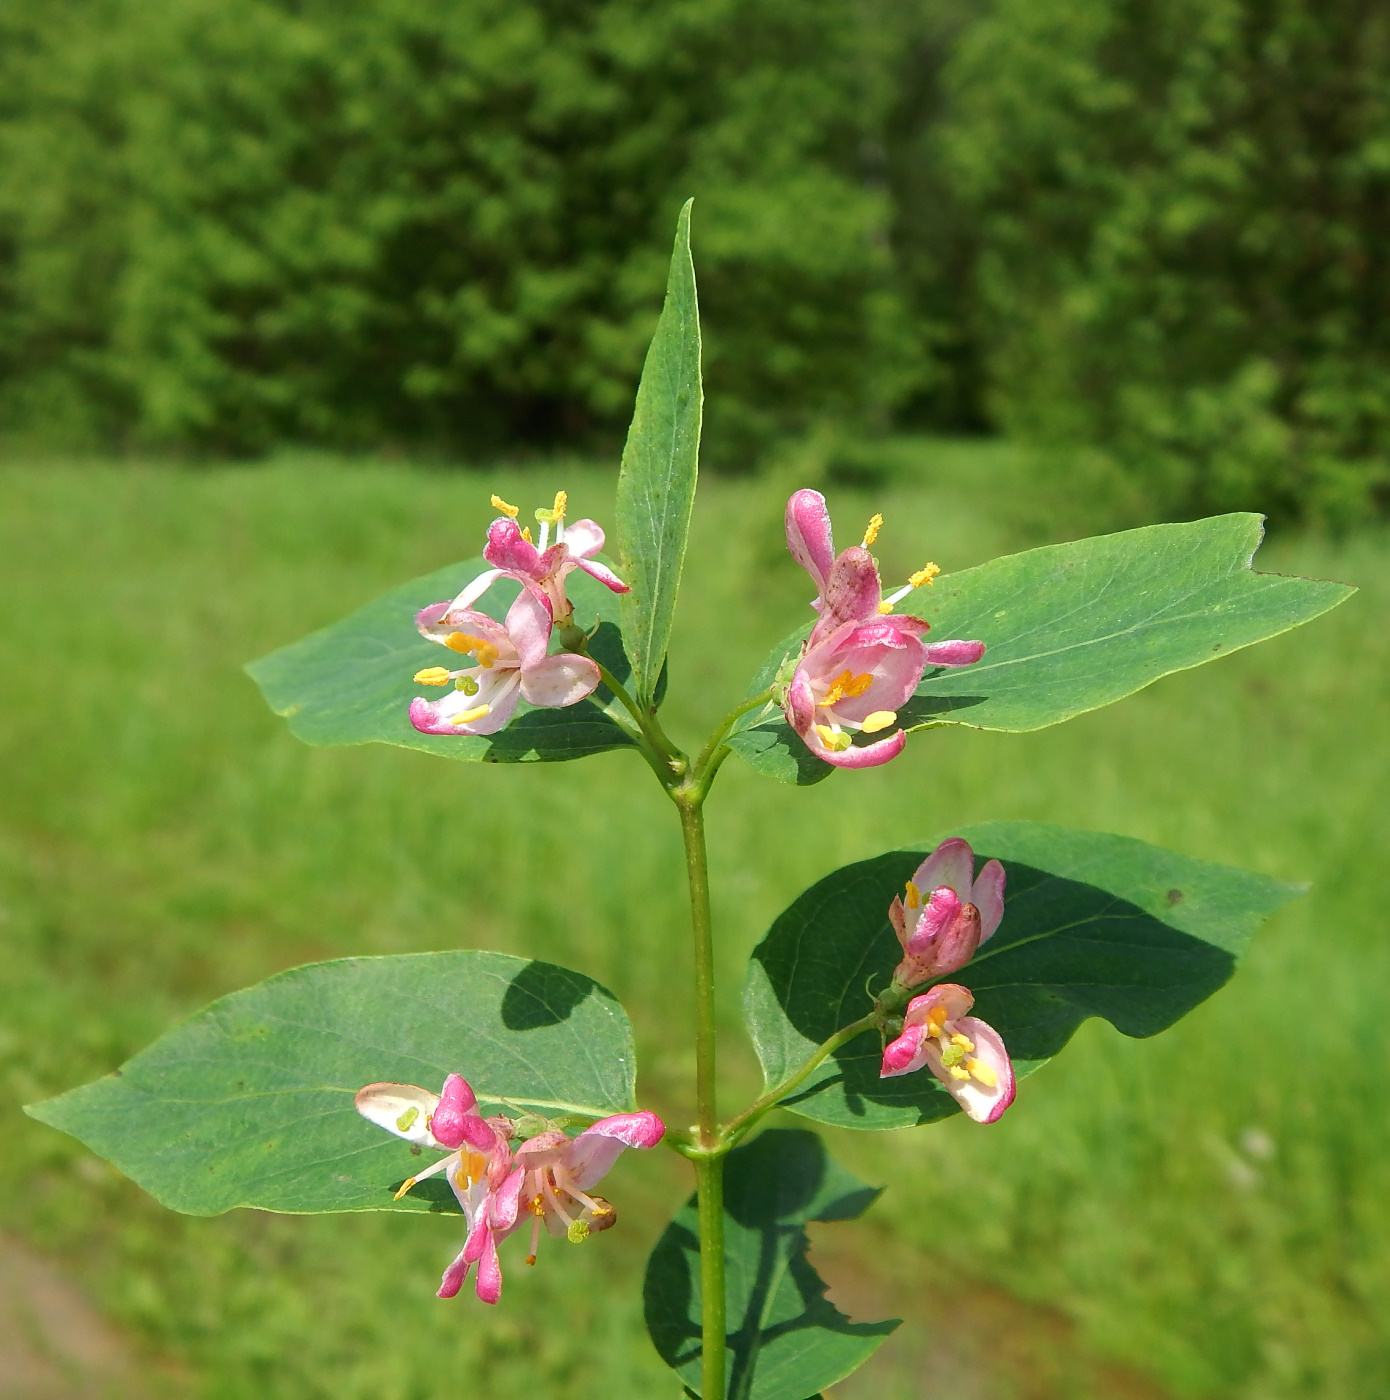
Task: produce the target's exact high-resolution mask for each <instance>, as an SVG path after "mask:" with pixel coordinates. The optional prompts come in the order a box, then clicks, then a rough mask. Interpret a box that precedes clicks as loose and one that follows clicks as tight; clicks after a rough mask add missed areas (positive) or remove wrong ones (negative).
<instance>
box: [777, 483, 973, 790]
mask: <svg viewBox="0 0 1390 1400" xmlns="http://www.w3.org/2000/svg"><path fill="white" fill-rule="evenodd" d="M881 524H882V519H881V517H879V516H875V517H874V518H873V520H871V521H870V522H869V528H868V530H867V531H866V532H865V535H864V541H863V543H862V544H859V545H853V546H851V547H850V548H849V549H846V550H844V551H843V552H842V553H840V554H838V555H837V554H836V553H835V546H834V540H833V536H832V533H831V525H830V514H829V512H828V511H827V509H826V506H825V498H824V497H823V496H822V495H821V494H820V492H819V491H811V490H802V491H797V492H795V493H794V494H793V495H792V497H791V499H790V500H789V501H788V502H787V516H786V526H787V548H788V549H789V550H790V551H791V554H792V557H793V558H794V559H795V560H796V561H797V562H798V563H799V564H801V565H802V567H803V568H805V569H806V571H807V572H808V573H809V574H810V575H811V577H812V579H813V580H814V581H815V583H816V586H817V588H818V589H819V595H818V596H817V598H816V599H815V601H814V602H813V603H812V607H814V608H815V609H816V610H817V611H818V612H819V613H820V617H819V619H818V620H817V622H816V625H815V626H814V627H813V628H812V629H811V635H810V637H808V638H807V641H806V645H805V646H804V647H803V649H802V653H801V657H800V659H799V660H798V662H797V664H796V668H795V670H794V672H793V674H792V678H791V681H790V684H789V685H788V686H787V689H786V694H785V697H784V699H783V702H782V708H783V711H784V712H785V714H786V716H787V721H788V723H790V724H791V726H792V728H793V729H795V730H796V732H797V733H798V734H799V735H800V736H801V738H802V740H803V741H804V742H805V744H806V746H807V747H808V748H809V749H810V750H811V752H812V753H814V754H815V755H816V756H817V757H818V758H822V759H824V760H825V761H826V762H827V763H831V764H834V765H835V766H836V767H838V768H871V767H875V766H877V765H878V764H881V763H887V762H888V761H889V760H890V759H892V758H896V757H897V756H898V754H899V753H901V752H902V749H903V745H904V744H905V743H906V742H907V734H906V732H905V731H903V730H902V729H897V730H894V732H893V733H891V734H889V735H887V737H885V738H883V739H879V740H876V741H874V742H873V743H869V744H861V745H856V744H855V743H854V741H853V735H854V734H856V733H862V734H877V733H880V732H881V731H884V730H888V729H891V728H892V726H893V725H895V724H896V723H897V721H898V710H899V709H901V708H902V706H903V705H905V704H906V703H907V701H908V699H909V697H910V696H911V695H912V694H913V692H914V691H915V690H916V689H917V685H918V683H919V682H920V681H921V679H922V672H923V671H924V670H925V669H926V668H927V667H928V666H970V665H973V664H974V663H975V662H976V661H978V660H979V659H980V657H981V656H983V655H984V651H985V646H984V643H983V642H965V641H948V642H936V643H933V644H930V645H929V644H926V643H924V642H923V641H922V640H921V638H922V637H923V636H924V635H925V633H926V632H927V631H928V624H927V623H926V622H925V621H924V620H923V619H922V618H919V617H912V616H910V615H907V614H900V613H894V612H893V606H894V604H895V603H897V602H898V601H900V600H901V599H902V598H903V597H905V596H906V595H907V594H908V593H910V592H911V591H912V589H913V588H915V587H920V586H921V585H922V584H924V583H930V582H931V580H932V578H933V577H934V576H935V574H936V573H937V572H939V571H938V570H937V568H936V566H935V565H934V564H929V565H927V566H926V567H925V568H923V569H921V570H919V571H918V573H916V574H914V575H913V576H912V579H911V581H910V582H909V583H908V585H907V587H906V588H903V589H900V590H899V591H898V592H897V593H895V594H893V595H892V597H890V598H888V599H886V600H885V599H884V597H883V590H882V585H881V583H880V580H879V573H878V565H877V563H876V562H875V561H874V557H873V555H871V554H870V553H869V545H871V544H872V543H873V542H874V540H875V539H876V538H877V535H878V529H879V526H880V525H881Z"/></svg>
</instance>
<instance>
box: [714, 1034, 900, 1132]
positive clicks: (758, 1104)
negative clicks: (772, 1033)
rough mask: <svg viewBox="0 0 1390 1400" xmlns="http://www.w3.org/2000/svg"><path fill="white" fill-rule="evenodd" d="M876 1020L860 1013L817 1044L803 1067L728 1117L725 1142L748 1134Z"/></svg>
mask: <svg viewBox="0 0 1390 1400" xmlns="http://www.w3.org/2000/svg"><path fill="white" fill-rule="evenodd" d="M877 1024H878V1016H877V1014H876V1013H875V1012H872V1011H871V1012H870V1013H869V1014H868V1015H867V1016H861V1017H860V1018H859V1020H857V1021H855V1022H853V1023H852V1024H850V1025H848V1026H844V1027H843V1028H842V1029H840V1030H838V1031H836V1032H835V1034H834V1035H832V1036H831V1037H830V1039H829V1040H827V1041H825V1042H824V1043H823V1044H821V1045H819V1046H817V1047H816V1050H815V1052H814V1053H813V1054H812V1055H811V1057H810V1059H808V1060H806V1061H805V1063H803V1064H802V1065H801V1066H800V1068H798V1069H797V1070H795V1071H794V1072H793V1073H792V1074H790V1075H788V1076H787V1078H786V1079H784V1080H783V1081H782V1082H781V1083H780V1084H778V1085H775V1086H774V1087H773V1088H771V1089H769V1090H768V1091H767V1093H765V1094H764V1095H763V1096H762V1097H761V1098H760V1099H755V1100H754V1101H753V1102H752V1103H750V1104H749V1105H748V1107H747V1108H745V1109H744V1110H743V1112H742V1113H740V1114H739V1115H738V1117H737V1118H731V1119H730V1120H729V1123H728V1125H727V1126H726V1127H725V1129H724V1142H725V1144H726V1145H727V1146H728V1147H732V1146H733V1145H734V1144H735V1143H736V1142H738V1141H739V1139H740V1138H742V1137H745V1136H746V1135H747V1134H748V1133H749V1132H750V1131H751V1130H752V1129H753V1127H754V1126H755V1125H756V1123H757V1122H758V1120H759V1119H760V1118H762V1117H763V1116H764V1115H765V1114H768V1113H771V1112H772V1110H773V1109H774V1108H776V1107H777V1105H778V1104H779V1103H781V1101H782V1100H783V1099H784V1098H786V1097H787V1095H788V1094H790V1093H791V1092H792V1091H793V1090H795V1089H799V1088H800V1087H801V1085H802V1084H804V1083H805V1082H806V1080H807V1079H809V1078H810V1076H811V1073H812V1071H814V1070H815V1069H817V1068H818V1067H819V1066H820V1065H821V1064H823V1063H824V1062H825V1060H827V1059H828V1058H829V1057H830V1056H831V1055H833V1054H834V1053H835V1052H836V1051H837V1050H838V1049H839V1048H840V1046H842V1045H846V1044H848V1043H849V1042H850V1041H851V1040H853V1039H854V1037H855V1036H857V1035H859V1034H860V1033H861V1032H862V1031H867V1030H872V1029H873V1027H874V1026H876V1025H877Z"/></svg>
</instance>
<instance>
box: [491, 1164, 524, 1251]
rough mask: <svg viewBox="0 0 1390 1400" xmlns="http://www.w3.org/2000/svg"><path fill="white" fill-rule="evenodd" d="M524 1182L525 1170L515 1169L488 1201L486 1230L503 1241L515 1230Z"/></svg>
mask: <svg viewBox="0 0 1390 1400" xmlns="http://www.w3.org/2000/svg"><path fill="white" fill-rule="evenodd" d="M525 1180H526V1170H525V1168H523V1167H517V1168H515V1169H514V1170H513V1171H511V1172H510V1173H509V1174H508V1176H507V1179H506V1180H505V1181H504V1182H503V1183H502V1185H501V1186H499V1187H498V1188H497V1190H496V1191H494V1192H493V1193H492V1195H491V1197H490V1198H489V1200H488V1205H487V1219H488V1228H489V1229H490V1230H493V1231H496V1232H497V1233H498V1234H500V1235H501V1236H502V1238H503V1239H505V1238H506V1237H507V1236H508V1235H509V1234H510V1233H511V1232H512V1231H513V1230H515V1229H516V1223H517V1217H518V1216H519V1215H520V1213H521V1188H522V1186H523V1184H524V1183H525Z"/></svg>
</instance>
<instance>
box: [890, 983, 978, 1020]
mask: <svg viewBox="0 0 1390 1400" xmlns="http://www.w3.org/2000/svg"><path fill="white" fill-rule="evenodd" d="M974 1005H975V998H974V997H973V996H972V995H971V994H970V992H969V991H968V990H967V989H966V988H965V987H962V986H960V985H958V984H957V983H955V982H942V983H941V984H940V985H939V986H935V987H932V988H931V989H930V990H929V991H925V992H923V993H922V994H921V996H915V997H913V998H912V1000H911V1001H910V1002H908V1004H907V1014H906V1015H904V1017H903V1025H904V1026H925V1025H926V1024H927V1022H928V1021H929V1020H931V1017H932V1012H933V1011H935V1010H936V1009H937V1008H938V1007H940V1008H941V1009H942V1011H943V1012H944V1013H945V1014H944V1016H942V1017H941V1018H940V1019H942V1020H946V1021H958V1020H959V1019H960V1018H961V1017H962V1016H965V1015H967V1014H968V1013H969V1011H970V1008H971V1007H972V1006H974Z"/></svg>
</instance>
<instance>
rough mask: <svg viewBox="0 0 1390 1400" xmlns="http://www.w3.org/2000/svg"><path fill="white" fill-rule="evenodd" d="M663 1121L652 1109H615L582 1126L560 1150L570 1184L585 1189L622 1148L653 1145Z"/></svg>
mask: <svg viewBox="0 0 1390 1400" xmlns="http://www.w3.org/2000/svg"><path fill="white" fill-rule="evenodd" d="M665 1134H666V1125H665V1124H664V1123H663V1122H662V1121H661V1119H660V1118H658V1117H657V1116H656V1114H655V1113H650V1112H643V1113H615V1114H613V1115H612V1116H611V1117H609V1118H601V1119H600V1120H599V1121H598V1122H597V1123H595V1124H594V1125H593V1127H591V1128H586V1129H585V1130H584V1131H583V1132H582V1133H580V1135H579V1136H578V1137H577V1138H575V1140H574V1141H573V1142H572V1143H570V1145H569V1147H568V1148H567V1149H565V1150H564V1162H565V1165H566V1166H567V1167H568V1168H569V1170H570V1172H571V1174H572V1179H573V1181H574V1184H575V1185H576V1186H577V1187H578V1188H579V1189H580V1190H581V1191H587V1190H588V1189H589V1188H590V1187H591V1186H593V1185H595V1184H596V1183H597V1182H598V1181H600V1180H601V1179H602V1178H603V1177H604V1176H605V1175H607V1173H608V1169H609V1168H610V1167H611V1166H612V1165H613V1163H614V1162H616V1161H617V1159H618V1157H619V1155H620V1154H621V1153H622V1151H623V1149H624V1148H628V1147H639V1148H645V1147H655V1146H656V1145H657V1143H659V1142H660V1141H661V1139H662V1138H663V1137H664V1136H665Z"/></svg>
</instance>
